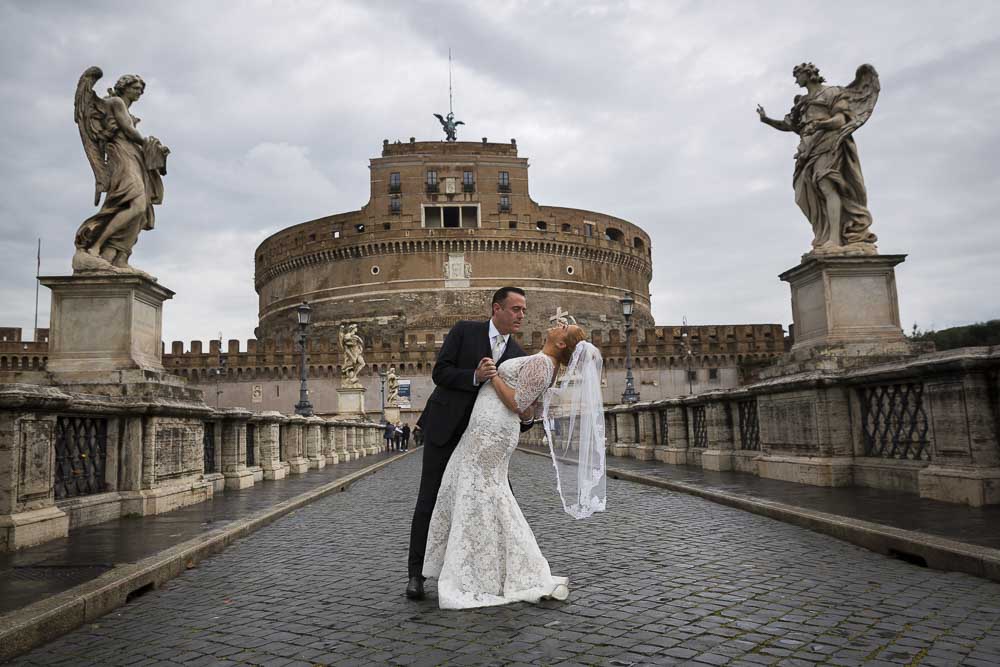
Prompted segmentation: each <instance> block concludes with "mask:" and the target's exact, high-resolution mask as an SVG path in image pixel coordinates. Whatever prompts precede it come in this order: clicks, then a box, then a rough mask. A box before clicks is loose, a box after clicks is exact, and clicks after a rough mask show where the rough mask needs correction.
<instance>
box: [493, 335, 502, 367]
mask: <svg viewBox="0 0 1000 667" xmlns="http://www.w3.org/2000/svg"><path fill="white" fill-rule="evenodd" d="M502 354H503V336H501V335H499V334H497V335H496V337H495V338H494V341H493V361H499V360H500V355H502Z"/></svg>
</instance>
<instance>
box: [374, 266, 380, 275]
mask: <svg viewBox="0 0 1000 667" xmlns="http://www.w3.org/2000/svg"><path fill="white" fill-rule="evenodd" d="M379 271H381V269H379V268H378V267H377V266H373V267H372V275H373V276H377V275H378V274H379Z"/></svg>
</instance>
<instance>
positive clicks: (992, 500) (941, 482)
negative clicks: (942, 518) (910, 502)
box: [918, 464, 1000, 507]
mask: <svg viewBox="0 0 1000 667" xmlns="http://www.w3.org/2000/svg"><path fill="white" fill-rule="evenodd" d="M918 484H919V489H920V497H921V498H932V499H934V500H943V501H945V502H949V503H963V504H966V505H971V506H972V507H982V506H983V505H996V504H1000V467H995V468H974V467H972V466H962V467H959V466H954V467H947V466H942V465H933V464H932V465H930V466H928V467H926V468H924V469H923V470H921V471H920V473H919V474H918Z"/></svg>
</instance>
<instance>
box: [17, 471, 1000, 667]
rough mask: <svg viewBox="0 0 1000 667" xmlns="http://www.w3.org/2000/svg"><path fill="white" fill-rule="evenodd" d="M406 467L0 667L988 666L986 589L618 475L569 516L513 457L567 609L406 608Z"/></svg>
mask: <svg viewBox="0 0 1000 667" xmlns="http://www.w3.org/2000/svg"><path fill="white" fill-rule="evenodd" d="M419 473H420V461H419V458H418V457H412V458H409V459H405V460H402V461H399V462H397V463H394V464H392V465H391V466H389V467H388V468H386V469H384V470H382V471H380V472H378V473H377V474H375V475H373V476H372V477H370V478H367V479H365V480H363V481H361V482H358V483H357V484H355V485H353V486H352V487H351V488H350V490H349V491H347V492H346V493H340V494H335V495H331V496H328V497H326V498H324V499H321V500H319V501H317V502H315V503H313V504H312V505H309V506H308V507H305V508H302V509H300V510H298V511H296V512H295V513H293V514H290V515H288V516H286V517H284V518H282V519H280V520H278V521H276V522H274V523H273V524H271V525H269V526H267V527H265V528H263V529H261V530H259V531H257V532H256V533H254V534H253V535H251V536H249V537H247V538H245V539H242V540H240V541H238V542H236V543H235V544H233V545H232V546H231V547H229V548H228V549H227V550H226V551H224V552H223V553H221V554H219V555H217V556H214V557H212V558H210V559H208V560H205V561H203V562H202V563H200V564H199V566H198V567H197V568H194V569H192V570H190V571H187V572H185V573H184V574H183V575H182V576H181V577H179V578H177V579H175V580H173V581H170V582H168V583H167V584H166V585H164V586H163V587H161V588H160V589H158V590H156V591H152V592H150V593H149V594H147V595H144V596H142V597H141V598H139V599H137V600H135V601H134V602H132V603H130V604H129V605H127V606H125V607H122V608H121V609H119V610H116V611H115V612H114V613H112V614H109V615H108V616H106V617H104V618H101V619H98V621H97V622H95V623H92V624H88V625H87V626H84V627H82V628H80V629H78V630H77V631H75V632H73V633H71V634H69V635H67V636H65V637H63V638H61V639H59V640H57V641H55V642H52V643H50V644H48V645H46V646H44V647H40V648H39V649H36V650H35V651H33V652H32V653H29V654H27V655H26V656H23V657H22V658H21V659H19V660H15V661H14V662H13V663H11V664H14V665H30V664H44V665H57V664H63V665H73V666H74V667H76V666H77V665H81V666H82V665H111V664H129V665H132V664H168V663H169V664H179V663H180V657H181V656H185V657H186V658H188V659H190V660H191V662H190V663H189V664H227V663H232V664H240V663H242V664H274V665H278V664H281V665H282V666H283V667H287V665H296V664H302V665H338V666H339V665H351V664H354V665H370V664H393V665H408V666H411V665H412V666H423V665H428V666H431V665H434V666H436V665H442V664H481V665H506V664H565V665H615V666H616V667H621V666H623V665H629V664H635V665H649V664H678V663H685V662H687V663H690V664H702V665H706V664H733V665H767V664H776V663H781V664H790V665H791V664H803V665H805V664H810V665H811V664H816V663H817V662H819V663H823V664H834V665H857V664H861V663H864V662H865V661H866V660H871V661H872V662H871V663H870V664H892V663H893V660H894V659H895V660H899V661H902V660H904V659H905V660H907V661H909V660H914V659H916V658H917V657H919V656H920V655H922V656H923V658H922V662H921V663H920V664H922V665H944V664H959V663H963V661H964V664H970V665H986V664H990V665H991V667H992V666H993V665H995V664H997V655H998V654H1000V605H997V604H996V600H997V599H1000V585H998V584H995V583H992V582H988V581H985V580H982V579H977V578H975V577H971V576H968V575H961V574H953V573H943V572H937V571H934V570H928V569H926V568H919V567H915V566H912V565H909V564H906V563H903V562H901V561H896V560H890V559H887V558H884V557H882V556H879V555H877V554H874V553H871V552H869V551H866V550H863V549H860V548H857V547H854V546H851V545H848V544H846V543H843V542H840V541H838V540H836V539H833V538H830V537H827V536H824V535H820V534H817V533H812V532H809V531H806V530H802V529H800V528H797V527H794V526H790V525H787V524H783V523H779V522H776V521H772V520H770V519H767V518H764V517H760V516H757V515H753V514H748V513H745V512H741V511H739V510H736V509H732V508H728V507H723V506H720V505H716V504H713V503H709V502H706V501H703V500H700V499H698V498H694V497H691V496H686V495H682V494H676V493H672V492H669V491H664V490H660V489H653V488H650V487H643V486H640V485H636V484H632V483H629V482H623V481H619V480H609V481H608V499H609V500H608V511H607V512H606V513H604V514H599V515H596V516H594V517H592V518H590V519H587V520H584V521H575V520H573V519H571V518H570V517H569V516H567V515H566V514H564V513H563V512H562V510H561V505H560V503H559V501H558V498H557V497H555V494H554V488H555V487H554V480H553V479H552V467H551V464H550V463H549V462H548V461H546V460H545V459H542V458H538V457H533V456H528V455H523V454H518V455H517V456H515V458H514V460H513V461H512V464H511V474H510V476H511V480H512V482H513V486H514V488H515V489H516V494H517V498H518V501H519V503H520V504H521V507H522V510H523V511H524V513H525V516H526V517H527V519H528V521H529V523H530V524H531V526H532V528H533V530H534V532H535V535H536V537H537V539H538V541H539V545H540V546H541V548H542V551H543V552H544V553H545V554H546V556H547V557H548V558H549V562H550V564H551V566H552V570H553V573H555V574H567V575H569V576H570V577H571V594H570V598H569V600H567V601H566V602H562V603H560V602H556V601H549V602H545V603H542V604H539V605H529V604H517V605H509V606H506V607H490V608H487V609H480V610H473V611H466V612H453V611H441V610H439V609H438V608H437V605H436V585H435V583H434V581H433V580H432V581H429V582H428V586H427V589H428V599H427V600H425V601H422V602H413V601H410V600H407V599H406V598H405V596H404V595H403V589H404V587H405V585H406V573H405V562H406V551H407V541H408V537H409V521H410V513H411V511H412V508H413V503H414V500H415V497H416V490H417V484H418V480H419ZM921 652H923V653H921ZM713 661H714V662H713ZM727 661H731V662H727ZM949 661H950V662H949ZM897 664H898V663H897Z"/></svg>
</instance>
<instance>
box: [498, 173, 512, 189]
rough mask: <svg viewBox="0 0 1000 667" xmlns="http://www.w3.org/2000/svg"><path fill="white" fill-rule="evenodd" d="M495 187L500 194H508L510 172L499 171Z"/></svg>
mask: <svg viewBox="0 0 1000 667" xmlns="http://www.w3.org/2000/svg"><path fill="white" fill-rule="evenodd" d="M497 185H498V187H499V190H500V192H510V172H507V171H501V172H500V174H499V180H498V183H497Z"/></svg>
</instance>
